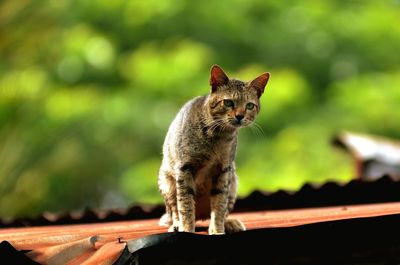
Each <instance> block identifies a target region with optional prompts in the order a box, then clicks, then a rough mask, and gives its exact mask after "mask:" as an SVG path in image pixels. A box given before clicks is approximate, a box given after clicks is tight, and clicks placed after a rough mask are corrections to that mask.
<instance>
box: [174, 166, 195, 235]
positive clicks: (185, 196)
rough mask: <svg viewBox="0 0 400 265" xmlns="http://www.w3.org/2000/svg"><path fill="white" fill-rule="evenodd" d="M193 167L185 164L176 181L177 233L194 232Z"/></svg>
mask: <svg viewBox="0 0 400 265" xmlns="http://www.w3.org/2000/svg"><path fill="white" fill-rule="evenodd" d="M193 174H194V170H193V167H191V166H189V165H187V164H185V165H184V166H182V167H181V168H180V169H179V172H178V174H177V179H176V197H177V206H178V215H179V231H180V232H194V231H195V222H196V220H195V201H194V196H195V183H194V176H193Z"/></svg>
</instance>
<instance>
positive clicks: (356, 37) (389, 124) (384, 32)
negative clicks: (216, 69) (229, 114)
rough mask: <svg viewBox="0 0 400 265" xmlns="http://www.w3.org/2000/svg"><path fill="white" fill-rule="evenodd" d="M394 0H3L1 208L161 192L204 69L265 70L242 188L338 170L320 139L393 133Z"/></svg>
mask: <svg viewBox="0 0 400 265" xmlns="http://www.w3.org/2000/svg"><path fill="white" fill-rule="evenodd" d="M399 18H400V1H398V0H397V1H395V0H390V1H389V0H388V1H386V0H382V1H376V0H363V1H361V0H360V1H341V0H337V1H334V0H329V1H320V0H311V1H289V0H284V1H282V0H280V1H264V0H219V1H208V0H206V1H200V0H195V1H179V0H163V1H156V0H146V1H145V0H132V1H126V0H91V1H78V0H57V1H52V0H43V1H35V0H8V1H1V2H0V216H1V217H9V218H14V217H22V216H24V217H25V216H36V215H38V214H41V213H43V212H45V211H52V212H62V211H71V210H77V209H83V208H86V207H90V208H104V209H107V208H123V207H128V206H130V205H133V204H138V203H150V204H153V203H154V204H155V203H161V202H162V200H161V196H160V195H159V193H158V189H157V184H156V179H157V171H158V167H159V165H160V162H161V146H162V143H163V138H164V136H165V133H166V131H167V128H168V125H169V123H170V122H171V121H172V119H173V117H174V115H175V114H176V112H177V111H178V110H179V108H180V106H181V105H182V104H183V103H184V102H186V101H187V100H189V99H190V98H192V97H194V96H197V95H203V94H206V93H208V91H209V86H208V80H209V70H210V67H211V65H212V64H219V65H221V66H222V67H223V68H224V69H225V71H226V72H227V73H228V75H229V76H231V77H236V78H239V79H243V80H250V79H252V78H254V77H256V76H257V75H259V74H261V73H263V72H265V71H269V72H270V73H271V79H270V82H269V84H268V85H267V88H266V91H265V93H264V95H263V97H262V111H261V113H260V115H259V117H258V120H257V122H258V124H259V126H260V127H261V128H262V133H260V131H252V130H251V129H248V128H247V129H243V130H242V132H241V134H240V139H239V149H238V157H237V168H238V173H239V175H240V187H239V194H240V196H246V195H247V194H248V193H249V192H251V191H253V190H255V189H259V190H264V191H271V192H272V191H276V190H278V189H285V190H292V191H295V190H296V189H298V188H299V187H301V186H302V185H303V184H304V183H315V184H320V183H324V182H326V181H331V180H332V181H336V182H344V183H345V182H346V181H349V180H350V179H351V178H353V177H354V170H353V164H352V160H351V157H349V156H347V155H346V154H345V153H343V152H341V151H340V150H336V149H334V148H333V147H332V146H331V144H330V140H331V137H332V136H333V135H334V134H335V133H337V132H339V131H341V130H352V131H356V132H366V133H374V134H380V135H384V136H389V137H395V138H400V23H399Z"/></svg>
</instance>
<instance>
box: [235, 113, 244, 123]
mask: <svg viewBox="0 0 400 265" xmlns="http://www.w3.org/2000/svg"><path fill="white" fill-rule="evenodd" d="M235 118H236V120H237V121H238V122H241V121H242V120H243V118H244V116H243V115H236V116H235Z"/></svg>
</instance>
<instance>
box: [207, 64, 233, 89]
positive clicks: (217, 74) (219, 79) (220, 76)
mask: <svg viewBox="0 0 400 265" xmlns="http://www.w3.org/2000/svg"><path fill="white" fill-rule="evenodd" d="M228 82H229V78H228V76H227V75H226V74H225V72H224V70H222V68H221V67H219V66H218V65H216V64H214V65H213V66H212V67H211V77H210V85H211V91H212V92H215V91H217V87H219V86H222V85H226V84H227V83H228Z"/></svg>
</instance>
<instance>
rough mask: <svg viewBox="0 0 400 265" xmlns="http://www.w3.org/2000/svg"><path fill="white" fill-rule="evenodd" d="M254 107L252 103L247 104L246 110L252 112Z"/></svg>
mask: <svg viewBox="0 0 400 265" xmlns="http://www.w3.org/2000/svg"><path fill="white" fill-rule="evenodd" d="M254 107H255V105H254V103H251V102H249V103H247V104H246V109H248V110H252V109H254Z"/></svg>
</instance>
